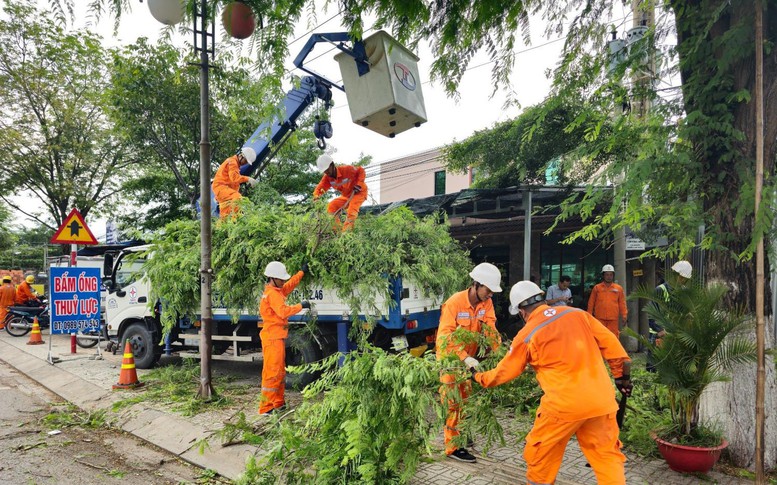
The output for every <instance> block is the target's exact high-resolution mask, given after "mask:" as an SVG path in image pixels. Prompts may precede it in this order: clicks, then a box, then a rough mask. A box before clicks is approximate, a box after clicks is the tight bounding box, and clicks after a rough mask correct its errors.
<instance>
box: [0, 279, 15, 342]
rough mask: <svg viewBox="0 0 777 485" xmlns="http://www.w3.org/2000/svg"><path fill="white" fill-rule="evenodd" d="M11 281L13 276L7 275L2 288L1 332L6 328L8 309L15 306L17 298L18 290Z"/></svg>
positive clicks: (0, 306)
mask: <svg viewBox="0 0 777 485" xmlns="http://www.w3.org/2000/svg"><path fill="white" fill-rule="evenodd" d="M11 281H12V279H11V276H10V275H5V276H3V282H2V285H1V286H0V330H2V329H4V328H5V316H6V315H8V307H9V306H11V305H13V302H14V299H15V298H16V289H15V288H14V287H13V283H12V282H11Z"/></svg>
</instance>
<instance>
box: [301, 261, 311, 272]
mask: <svg viewBox="0 0 777 485" xmlns="http://www.w3.org/2000/svg"><path fill="white" fill-rule="evenodd" d="M300 270H301V271H302V272H303V273H307V272H308V271H310V266H308V262H307V261H303V262H302V267H301V268H300Z"/></svg>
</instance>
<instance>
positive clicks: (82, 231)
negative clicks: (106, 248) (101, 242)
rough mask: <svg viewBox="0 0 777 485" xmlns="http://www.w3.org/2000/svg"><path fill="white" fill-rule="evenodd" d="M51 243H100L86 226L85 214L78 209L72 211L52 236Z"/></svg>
mask: <svg viewBox="0 0 777 485" xmlns="http://www.w3.org/2000/svg"><path fill="white" fill-rule="evenodd" d="M51 244H82V245H90V244H98V243H97V238H95V237H94V235H93V234H92V231H90V230H89V228H88V227H87V226H86V222H84V218H83V216H81V213H80V212H78V209H73V210H72V211H70V214H68V216H67V217H65V221H64V222H63V223H62V225H61V226H59V229H57V232H56V233H55V234H54V237H52V238H51Z"/></svg>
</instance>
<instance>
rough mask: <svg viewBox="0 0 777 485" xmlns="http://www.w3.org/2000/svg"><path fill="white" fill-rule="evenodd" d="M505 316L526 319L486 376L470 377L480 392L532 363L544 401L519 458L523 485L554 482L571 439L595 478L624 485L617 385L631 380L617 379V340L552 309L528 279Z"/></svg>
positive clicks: (565, 310) (587, 320)
mask: <svg viewBox="0 0 777 485" xmlns="http://www.w3.org/2000/svg"><path fill="white" fill-rule="evenodd" d="M510 313H511V314H513V315H516V314H519V313H520V314H521V316H522V317H523V319H524V320H525V321H526V326H524V327H523V328H522V329H521V331H520V332H518V334H517V335H516V336H515V338H514V339H513V343H512V345H511V347H510V350H509V351H508V353H507V355H505V357H504V358H503V359H502V360H501V361H500V362H499V364H497V366H496V367H495V368H494V369H492V370H490V371H488V372H479V373H474V374H473V379H474V380H475V381H477V382H478V383H479V384H480V385H482V386H483V387H494V386H498V385H500V384H504V383H506V382H509V381H511V380H512V379H515V378H516V377H518V376H519V375H521V373H522V372H523V370H524V369H525V368H526V364H530V365H531V366H532V368H533V369H534V371H535V372H536V374H537V381H539V383H540V387H542V391H543V396H542V399H541V400H540V406H539V408H538V409H537V417H536V419H535V420H534V426H533V427H532V430H531V431H530V432H529V434H528V435H527V436H526V446H525V447H524V450H523V456H524V459H525V460H526V465H527V467H528V469H527V471H526V480H527V482H528V483H529V484H534V485H540V484H551V483H554V480H555V479H556V474H557V473H558V470H559V467H560V466H561V459H562V458H563V457H564V450H565V449H566V446H567V442H568V441H569V439H570V438H571V437H572V435H576V436H577V442H578V443H579V445H580V449H581V450H582V451H583V453H584V454H585V457H586V458H587V459H588V462H589V463H590V464H591V467H592V468H593V470H594V472H595V473H596V481H597V482H598V483H602V484H607V485H618V484H625V483H626V477H625V473H624V469H623V463H624V462H625V461H626V457H625V456H624V455H623V453H621V451H620V448H621V443H620V441H619V440H618V432H619V430H618V424H617V422H616V419H615V418H616V413H617V410H618V403H617V402H616V401H615V391H614V389H613V387H612V383H611V382H610V376H609V375H608V374H607V369H606V368H605V366H604V362H602V358H604V359H605V360H607V363H608V365H609V367H610V370H611V371H612V374H613V376H616V377H615V385H616V387H617V388H618V389H619V390H620V391H621V392H622V393H624V394H626V395H627V396H628V395H631V389H632V385H631V381H630V376H628V375H623V363H624V362H627V361H629V362H630V359H629V357H628V354H626V351H625V350H624V349H623V346H622V345H621V344H620V342H619V341H618V339H616V338H615V337H614V335H613V334H612V332H608V331H607V329H606V328H605V327H604V325H602V324H601V323H600V322H599V321H598V320H596V319H595V318H593V317H592V316H591V315H589V314H588V313H586V312H584V311H582V310H580V309H577V308H572V307H550V306H548V305H547V304H545V297H544V293H543V291H542V290H541V289H540V287H539V286H537V285H536V284H534V283H532V282H531V281H520V282H518V283H516V284H515V285H514V286H513V287H512V289H511V290H510Z"/></svg>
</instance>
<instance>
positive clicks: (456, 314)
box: [436, 289, 502, 455]
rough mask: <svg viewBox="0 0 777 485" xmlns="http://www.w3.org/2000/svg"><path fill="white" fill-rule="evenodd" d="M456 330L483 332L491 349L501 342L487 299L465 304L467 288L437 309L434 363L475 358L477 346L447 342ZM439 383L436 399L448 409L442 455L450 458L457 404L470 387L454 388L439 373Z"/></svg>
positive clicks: (452, 378)
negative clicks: (488, 340) (438, 322)
mask: <svg viewBox="0 0 777 485" xmlns="http://www.w3.org/2000/svg"><path fill="white" fill-rule="evenodd" d="M458 327H463V328H465V329H466V330H469V331H470V332H475V333H485V334H486V335H487V336H488V337H489V338H491V339H492V341H491V348H492V349H493V350H496V349H497V348H498V347H499V345H501V343H502V339H501V338H500V336H499V332H498V331H497V330H496V314H495V313H494V304H493V302H492V301H491V298H489V299H487V300H486V301H481V302H479V303H477V304H476V305H475V306H472V305H471V304H470V302H469V289H467V290H464V291H460V292H458V293H454V294H453V296H451V297H450V298H448V301H446V302H445V303H444V304H443V306H442V309H441V310H440V325H439V327H438V328H437V342H436V347H437V359H438V360H439V359H442V358H444V357H445V356H447V355H450V354H455V355H457V356H458V357H459V359H460V360H462V361H463V360H464V359H466V358H467V357H475V358H477V357H476V356H477V353H478V347H477V344H475V343H469V344H457V343H456V342H454V341H452V340H450V335H451V334H452V333H453V332H454V331H455V330H456V329H457V328H458ZM440 382H441V383H442V386H440V397H441V398H442V403H443V404H447V406H448V417H447V419H446V420H445V454H447V455H450V454H451V453H453V452H454V451H456V450H457V449H458V446H456V445H455V444H453V440H454V438H456V437H457V436H459V430H458V424H459V419H460V418H461V416H460V414H461V413H460V411H461V405H460V402H461V400H464V399H466V398H467V397H468V396H469V394H470V391H471V387H472V385H471V383H470V381H469V380H467V381H464V382H462V383H459V384H458V385H456V376H455V375H454V374H442V375H441V376H440ZM455 392H458V393H459V394H460V396H461V399H457V396H455V395H452V393H455Z"/></svg>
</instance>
